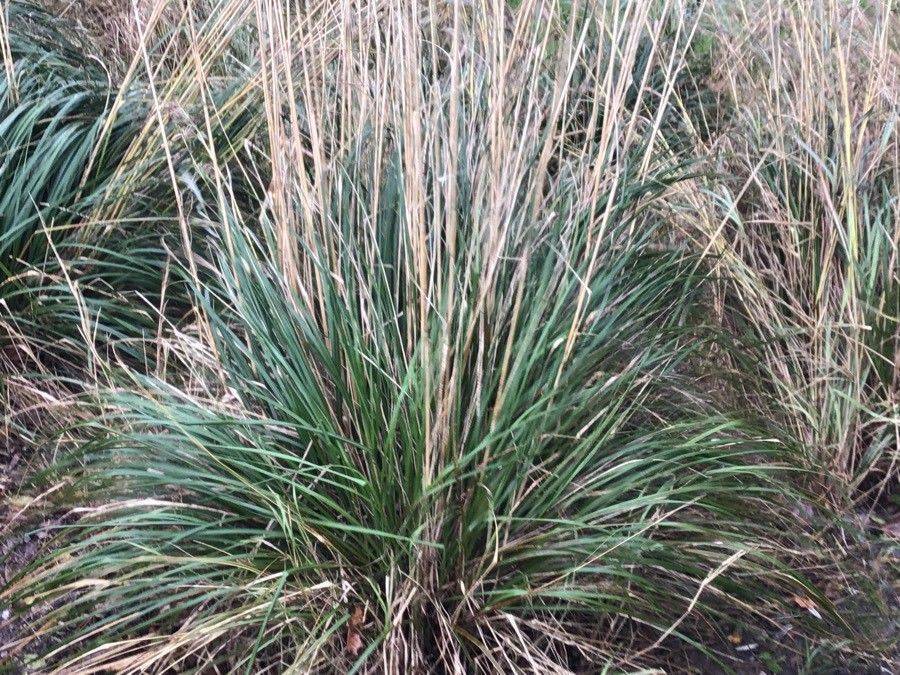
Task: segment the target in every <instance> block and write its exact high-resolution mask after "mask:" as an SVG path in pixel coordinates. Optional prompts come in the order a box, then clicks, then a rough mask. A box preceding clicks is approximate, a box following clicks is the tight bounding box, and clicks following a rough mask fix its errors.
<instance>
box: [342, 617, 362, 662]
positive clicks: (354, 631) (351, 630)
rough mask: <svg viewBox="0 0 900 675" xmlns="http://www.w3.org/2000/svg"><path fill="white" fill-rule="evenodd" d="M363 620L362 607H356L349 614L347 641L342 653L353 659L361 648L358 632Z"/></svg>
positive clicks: (360, 638)
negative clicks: (344, 652)
mask: <svg viewBox="0 0 900 675" xmlns="http://www.w3.org/2000/svg"><path fill="white" fill-rule="evenodd" d="M365 618H366V610H365V608H364V607H363V606H362V605H356V607H354V608H353V613H352V614H350V620H349V621H348V622H347V641H346V642H345V643H344V651H346V652H347V653H348V654H349V655H350V656H353V657H355V656H356V655H357V654H359V650H360V649H362V647H363V641H362V636H361V635H360V632H359V631H360V628H362V625H363V621H364V620H365Z"/></svg>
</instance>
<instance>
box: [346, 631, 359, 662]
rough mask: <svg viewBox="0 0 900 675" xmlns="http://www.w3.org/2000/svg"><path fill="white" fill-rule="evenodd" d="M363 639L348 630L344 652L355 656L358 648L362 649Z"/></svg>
mask: <svg viewBox="0 0 900 675" xmlns="http://www.w3.org/2000/svg"><path fill="white" fill-rule="evenodd" d="M362 646H363V641H362V638H361V637H360V636H359V633H357V632H355V631H354V632H348V633H347V643H346V644H345V645H344V649H345V650H346V652H347V653H348V654H349V655H350V656H352V657H354V658H355V657H356V655H357V654H359V650H360V649H362Z"/></svg>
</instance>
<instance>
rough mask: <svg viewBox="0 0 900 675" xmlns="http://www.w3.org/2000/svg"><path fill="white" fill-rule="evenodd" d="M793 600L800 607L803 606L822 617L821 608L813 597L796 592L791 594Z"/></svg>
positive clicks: (816, 615) (815, 615)
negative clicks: (819, 608)
mask: <svg viewBox="0 0 900 675" xmlns="http://www.w3.org/2000/svg"><path fill="white" fill-rule="evenodd" d="M791 600H793V601H794V604H795V605H797V606H798V607H802V608H803V609H805V610H806V611H808V612H809V613H810V614H812V615H813V616H814V617H816V618H817V619H819V620H821V619H822V615H821V614H819V610H818V607H817V605H816V603H815V601H814V600H812V599H811V598H807V597H806V596H805V595H797V594H796V593H795V594H793V595H792V596H791Z"/></svg>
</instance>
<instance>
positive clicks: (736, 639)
mask: <svg viewBox="0 0 900 675" xmlns="http://www.w3.org/2000/svg"><path fill="white" fill-rule="evenodd" d="M728 641H729V642H730V643H731V644H733V645H739V644H741V643H742V642H743V641H744V640H743V638H742V637H741V634H740V633H738V632H737V631H734V632H733V633H732V634H731V635H729V636H728Z"/></svg>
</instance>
